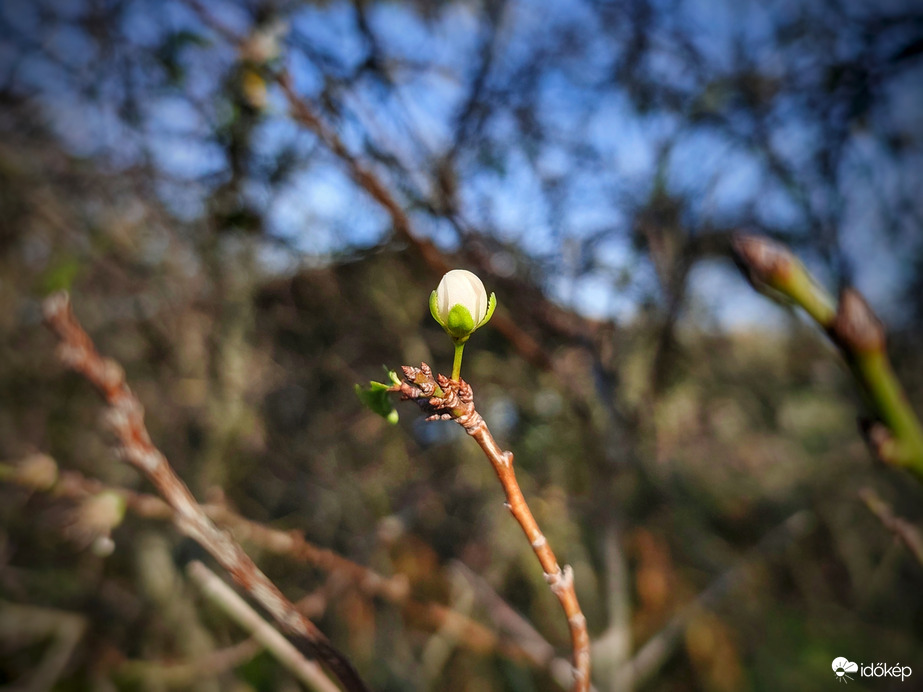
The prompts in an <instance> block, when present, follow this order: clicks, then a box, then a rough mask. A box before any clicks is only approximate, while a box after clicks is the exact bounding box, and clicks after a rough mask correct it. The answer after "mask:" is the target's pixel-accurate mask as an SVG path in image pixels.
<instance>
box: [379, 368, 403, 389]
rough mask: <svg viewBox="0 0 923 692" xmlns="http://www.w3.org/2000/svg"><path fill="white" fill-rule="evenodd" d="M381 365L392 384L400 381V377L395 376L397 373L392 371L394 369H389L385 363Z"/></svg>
mask: <svg viewBox="0 0 923 692" xmlns="http://www.w3.org/2000/svg"><path fill="white" fill-rule="evenodd" d="M381 367H383V368H384V369H385V372H386V373H388V379H389V380H391V382H392V383H393V384H400V383H401V378H400V377H398V376H397V373H396V372H394V370H391V369H389V368H388V366H387V365H382V366H381Z"/></svg>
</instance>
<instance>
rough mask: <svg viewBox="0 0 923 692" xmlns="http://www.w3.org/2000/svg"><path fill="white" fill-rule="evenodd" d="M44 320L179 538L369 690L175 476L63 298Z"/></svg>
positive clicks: (345, 677) (120, 375)
mask: <svg viewBox="0 0 923 692" xmlns="http://www.w3.org/2000/svg"><path fill="white" fill-rule="evenodd" d="M43 308H44V314H45V321H46V322H47V324H48V326H49V327H50V328H51V329H52V331H54V333H55V334H56V335H57V336H58V338H59V339H60V342H61V343H60V344H59V346H58V357H59V358H60V359H61V361H62V362H63V363H64V364H65V365H66V366H68V367H70V368H72V369H73V370H76V371H77V372H79V373H80V374H82V375H83V376H84V377H86V378H87V379H88V380H89V381H90V383H91V384H92V385H93V386H94V387H96V389H97V390H99V392H100V393H101V394H102V395H103V398H104V399H105V400H106V403H107V404H108V411H107V420H108V423H109V425H110V427H111V428H112V430H113V431H114V433H115V435H116V437H117V438H118V440H119V443H120V452H121V455H122V458H123V459H124V460H125V461H126V462H128V463H129V464H131V465H132V466H133V467H135V468H136V469H137V470H138V471H140V472H141V473H142V474H144V476H146V477H147V479H148V480H149V481H150V482H151V483H152V484H153V485H154V487H155V488H157V491H158V492H159V493H160V495H161V496H162V497H163V499H164V500H166V502H167V504H168V505H170V508H171V509H172V510H173V522H174V524H175V525H176V527H177V528H178V529H179V531H180V532H182V533H183V534H185V535H187V536H189V537H190V538H192V539H193V540H195V541H196V542H198V543H199V544H200V545H201V546H202V547H203V548H205V549H206V550H207V551H208V552H209V553H210V554H211V555H212V557H214V558H215V560H217V561H218V563H219V564H220V565H221V566H222V567H224V569H226V570H227V571H228V573H229V574H230V575H231V577H233V579H234V581H235V582H237V583H238V584H239V585H240V586H241V587H242V588H243V589H245V590H246V591H247V592H248V593H249V594H250V596H251V597H252V598H253V599H254V600H255V601H257V602H258V603H259V604H260V605H261V606H262V607H263V608H265V609H266V610H267V611H268V612H269V613H270V614H271V615H272V617H273V618H274V619H275V621H276V623H277V624H278V625H279V627H280V628H281V629H282V630H283V631H284V632H285V633H286V635H288V636H289V637H290V638H291V641H292V642H293V643H294V644H295V645H296V646H297V647H298V649H299V650H300V651H301V652H302V654H304V655H307V656H309V657H315V656H316V657H317V658H318V659H319V660H320V661H322V662H323V663H324V665H325V666H327V668H328V670H329V671H330V672H331V673H333V675H334V676H335V677H336V678H337V679H338V680H339V681H340V683H341V684H342V685H343V687H344V688H345V689H346V690H349V692H366V691H367V690H368V687H366V685H365V683H364V682H362V680H361V678H360V677H359V674H358V673H357V672H356V670H355V668H354V667H353V665H352V663H351V662H350V661H349V660H348V659H347V658H346V657H345V656H344V655H343V654H342V653H340V652H339V651H338V650H337V649H336V648H334V646H333V645H332V644H331V643H330V641H329V640H328V639H327V637H326V636H325V635H324V634H323V632H321V631H320V630H319V629H318V628H317V626H316V625H314V623H313V622H311V621H310V620H308V618H306V617H305V616H304V615H302V614H301V613H299V612H298V610H297V609H296V608H295V606H294V605H293V604H292V602H291V601H289V600H288V599H287V598H286V597H285V596H284V595H283V594H282V592H281V591H280V590H279V588H278V587H277V586H276V585H275V584H274V583H273V582H272V581H271V580H270V579H269V577H267V576H266V575H265V574H263V572H262V571H260V569H259V568H258V567H257V566H256V564H255V563H254V562H253V560H252V558H250V556H249V555H247V553H246V552H244V550H243V548H241V547H240V544H239V543H237V541H235V540H234V539H233V538H232V537H231V536H230V534H228V533H227V532H225V531H222V530H221V529H219V528H218V527H217V526H215V524H214V522H213V521H212V520H211V519H210V518H209V517H208V515H207V514H206V513H205V510H204V509H203V508H202V506H201V505H200V504H199V503H198V502H197V501H196V499H195V497H194V496H193V495H192V493H191V492H190V491H189V488H188V487H186V484H185V483H183V481H182V480H181V479H180V478H179V476H177V475H176V472H175V471H174V470H173V468H172V467H171V466H170V463H169V462H168V461H167V459H166V457H164V456H163V454H162V453H161V452H160V450H158V449H157V447H155V446H154V444H153V443H152V442H151V438H150V435H149V434H148V431H147V428H146V427H145V425H144V409H143V407H142V405H141V402H140V401H139V400H138V398H137V397H136V396H135V395H134V394H133V393H132V392H131V390H130V389H129V388H128V385H127V384H126V382H125V373H124V371H123V370H122V368H121V366H119V365H118V363H116V362H115V361H113V360H111V359H109V358H103V357H102V356H100V355H99V353H98V352H97V350H96V347H95V346H94V345H93V342H92V340H91V339H90V337H89V336H88V335H87V333H86V332H85V331H84V329H83V327H82V326H80V323H79V322H78V321H77V318H76V317H75V316H74V314H73V311H72V310H71V304H70V298H69V296H68V295H67V293H66V292H59V293H55V294H53V295H51V296H50V297H48V298H47V299H46V300H45V302H44V304H43Z"/></svg>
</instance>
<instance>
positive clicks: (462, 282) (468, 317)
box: [429, 269, 497, 343]
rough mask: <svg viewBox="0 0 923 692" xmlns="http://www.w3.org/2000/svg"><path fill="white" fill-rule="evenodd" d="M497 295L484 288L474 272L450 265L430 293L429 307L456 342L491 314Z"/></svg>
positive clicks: (469, 333) (481, 324) (476, 327)
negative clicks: (488, 292)
mask: <svg viewBox="0 0 923 692" xmlns="http://www.w3.org/2000/svg"><path fill="white" fill-rule="evenodd" d="M496 307H497V297H496V295H494V294H493V293H491V294H490V298H488V297H487V290H486V289H485V288H484V284H483V283H481V280H480V279H479V278H478V277H477V275H476V274H473V273H472V272H469V271H467V270H466V269H453V270H452V271H450V272H448V273H447V274H446V275H445V276H443V277H442V281H440V282H439V286H438V287H437V288H436V290H435V291H433V292H432V293H431V294H430V297H429V311H430V312H431V313H432V315H433V319H434V320H436V321H437V322H438V323H439V324H440V325H441V326H442V328H443V329H445V331H446V333H447V334H448V335H449V336H451V337H452V340H453V341H455V342H456V343H464V342H465V341H467V340H468V337H470V336H471V334H473V333H474V331H475V330H477V329H478V328H479V327H482V326H484V325H485V324H487V322H488V321H489V320H490V318H491V316H492V315H493V314H494V308H496Z"/></svg>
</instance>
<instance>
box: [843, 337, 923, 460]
mask: <svg viewBox="0 0 923 692" xmlns="http://www.w3.org/2000/svg"><path fill="white" fill-rule="evenodd" d="M855 367H856V369H857V370H858V371H859V373H860V376H861V379H862V380H863V382H865V385H866V387H867V388H868V391H869V394H871V396H872V399H873V401H874V402H875V408H876V409H877V410H878V414H879V415H880V416H881V419H882V421H884V423H885V425H887V426H888V427H889V428H890V429H891V432H892V434H893V435H894V437H895V438H896V440H897V441H898V444H899V445H900V447H899V449H900V456H901V457H902V458H901V459H900V461H901V462H902V463H904V464H906V465H907V466H909V467H911V468H912V469H913V470H914V471H915V472H916V473H917V474H918V475H920V476H923V429H921V427H920V421H919V419H918V418H917V417H916V415H915V414H914V412H913V409H912V408H911V407H910V402H909V401H907V396H906V395H905V394H904V391H903V389H902V388H901V385H900V383H899V382H898V381H897V377H896V376H895V374H894V371H893V370H892V369H891V364H890V363H889V362H888V358H887V356H886V355H885V354H884V352H883V351H874V352H871V353H860V354H856V357H855Z"/></svg>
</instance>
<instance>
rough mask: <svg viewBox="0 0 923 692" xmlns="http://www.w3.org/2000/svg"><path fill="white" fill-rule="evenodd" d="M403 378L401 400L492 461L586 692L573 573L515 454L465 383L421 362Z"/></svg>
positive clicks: (577, 685)
mask: <svg viewBox="0 0 923 692" xmlns="http://www.w3.org/2000/svg"><path fill="white" fill-rule="evenodd" d="M402 369H403V372H404V378H403V381H402V382H401V384H399V385H394V387H393V388H392V389H393V391H395V392H400V394H401V397H402V398H403V399H407V400H412V401H415V402H416V403H417V404H418V405H419V406H420V408H421V409H423V410H424V411H425V412H426V413H428V414H429V418H428V419H427V420H454V421H455V422H456V423H458V424H459V425H461V426H462V428H464V429H465V432H467V433H468V434H469V435H470V436H471V437H473V438H474V440H475V441H476V442H477V443H478V446H480V448H481V450H482V451H483V452H484V454H485V456H486V457H487V459H488V460H489V461H490V463H491V465H492V466H493V468H494V472H495V473H496V474H497V478H498V479H499V480H500V484H501V485H502V486H503V491H504V493H505V494H506V506H507V508H508V509H509V510H510V513H511V514H512V515H513V517H514V518H515V519H516V521H517V522H519V526H520V527H521V528H522V531H523V533H525V535H526V538H527V539H528V541H529V544H530V545H531V546H532V551H533V552H534V553H535V556H536V557H537V558H538V561H539V563H540V564H541V566H542V571H543V572H544V574H545V580H546V581H547V582H548V586H549V587H550V588H551V592H552V593H553V594H554V595H555V597H556V598H557V599H558V601H559V602H560V604H561V607H562V608H563V609H564V614H565V616H566V617H567V624H568V627H569V628H570V636H571V647H572V651H573V665H574V685H573V688H572V689H573V691H574V692H587V690H589V689H590V636H589V634H588V632H587V627H586V617H584V615H583V612H582V611H581V610H580V604H579V602H578V601H577V592H576V591H575V589H574V572H573V569H572V568H571V567H570V566H569V565H565V566H564V567H563V568H562V567H561V566H560V565H559V564H558V560H557V558H556V557H555V555H554V552H553V551H552V550H551V546H550V545H548V540H547V539H546V538H545V535H544V534H543V533H542V532H541V529H539V526H538V522H536V521H535V517H534V516H532V510H530V509H529V505H528V504H527V503H526V499H525V497H524V496H523V494H522V490H521V489H520V487H519V483H518V481H517V480H516V473H515V471H514V470H513V453H512V452H508V451H504V450H502V449H500V446H499V445H498V444H497V441H496V440H495V439H494V437H493V435H492V434H491V432H490V430H489V429H488V427H487V424H486V423H485V422H484V419H483V418H482V417H481V415H480V414H479V413H478V412H477V410H476V409H475V406H474V393H473V392H472V390H471V385H469V384H468V383H467V382H465V381H464V380H451V379H449V378H448V377H446V376H445V375H436V376H435V377H434V376H433V372H432V370H431V369H430V367H429V366H428V365H427V364H426V363H423V364H421V366H420V367H419V368H413V367H410V366H406V365H405V366H403V368H402Z"/></svg>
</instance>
